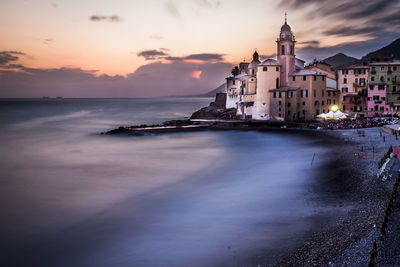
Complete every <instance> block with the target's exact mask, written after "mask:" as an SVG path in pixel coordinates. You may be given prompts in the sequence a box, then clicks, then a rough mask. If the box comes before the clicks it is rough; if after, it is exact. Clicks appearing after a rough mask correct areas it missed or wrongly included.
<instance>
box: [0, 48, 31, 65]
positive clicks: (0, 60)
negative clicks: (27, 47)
mask: <svg viewBox="0 0 400 267" xmlns="http://www.w3.org/2000/svg"><path fill="white" fill-rule="evenodd" d="M23 55H25V53H23V52H19V51H1V52H0V65H6V64H8V63H9V62H11V61H16V60H18V59H19V56H23ZM2 67H3V66H2Z"/></svg>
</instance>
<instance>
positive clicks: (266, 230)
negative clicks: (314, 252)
mask: <svg viewBox="0 0 400 267" xmlns="http://www.w3.org/2000/svg"><path fill="white" fill-rule="evenodd" d="M209 101H210V100H209V99H196V98H194V99H193V98H192V99H189V98H180V99H156V100H154V99H153V100H146V99H97V100H84V99H75V100H68V99H63V100H25V101H22V100H18V101H14V100H2V101H1V106H0V112H1V116H0V124H1V127H2V131H1V132H0V136H1V138H0V140H1V141H0V142H1V143H0V145H1V146H2V151H3V156H2V157H1V158H0V169H1V175H0V182H1V187H0V216H1V218H2V220H1V221H0V234H1V236H2V239H1V240H0V249H1V251H2V253H1V254H0V263H3V264H1V265H2V266H4V264H6V265H7V266H13V265H18V264H21V265H22V266H96V267H97V266H188V265H190V266H205V265H211V266H213V265H218V264H228V265H230V266H232V265H233V266H234V265H235V264H242V263H249V262H248V260H249V257H252V256H253V255H258V254H265V253H274V252H277V251H281V250H284V249H287V248H288V247H289V246H291V245H292V244H293V243H294V242H295V241H296V240H297V239H299V238H301V236H302V235H303V233H304V232H305V231H307V230H308V229H309V228H310V221H309V217H310V216H312V213H313V209H314V208H313V203H311V202H310V201H307V198H306V197H305V195H306V194H307V192H308V190H309V185H310V183H311V179H310V177H311V176H312V175H313V173H312V172H313V169H315V168H317V167H318V166H319V164H322V161H320V162H318V161H317V162H315V163H314V165H313V166H311V165H310V161H311V158H312V156H313V153H314V152H317V153H318V154H323V152H324V151H325V149H324V148H322V147H319V146H316V145H314V144H313V142H312V141H311V140H309V139H305V138H303V137H295V136H293V135H291V136H286V135H283V136H282V135H277V134H270V133H254V132H196V133H185V134H179V133H178V134H166V135H161V136H146V137H110V136H104V135H98V134H96V133H98V132H102V131H106V130H108V129H111V128H113V127H116V126H119V125H130V124H140V123H155V122H160V121H163V120H167V119H175V118H177V117H178V118H179V117H181V118H183V117H185V116H189V115H190V113H191V112H192V111H193V110H195V109H197V108H199V107H202V106H204V105H206V103H208V102H209Z"/></svg>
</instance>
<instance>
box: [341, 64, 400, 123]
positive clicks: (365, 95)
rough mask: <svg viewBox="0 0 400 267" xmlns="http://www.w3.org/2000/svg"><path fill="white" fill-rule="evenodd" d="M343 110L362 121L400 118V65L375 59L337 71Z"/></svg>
mask: <svg viewBox="0 0 400 267" xmlns="http://www.w3.org/2000/svg"><path fill="white" fill-rule="evenodd" d="M338 89H339V91H340V94H341V96H340V99H339V102H340V108H341V109H342V111H343V112H346V113H348V114H350V115H355V114H357V116H360V117H364V116H365V117H376V116H388V115H393V114H394V115H397V114H400V61H398V60H394V59H393V58H383V59H372V61H371V62H370V63H369V64H366V63H364V64H362V65H352V66H349V67H344V68H341V69H339V70H338Z"/></svg>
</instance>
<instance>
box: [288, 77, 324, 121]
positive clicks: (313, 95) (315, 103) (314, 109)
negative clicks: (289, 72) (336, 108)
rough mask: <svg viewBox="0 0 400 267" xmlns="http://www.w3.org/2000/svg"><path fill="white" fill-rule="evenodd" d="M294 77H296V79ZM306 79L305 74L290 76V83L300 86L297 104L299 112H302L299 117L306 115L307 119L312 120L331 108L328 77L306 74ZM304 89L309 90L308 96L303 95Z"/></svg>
mask: <svg viewBox="0 0 400 267" xmlns="http://www.w3.org/2000/svg"><path fill="white" fill-rule="evenodd" d="M293 77H295V80H294V81H293ZM305 79H306V80H304V79H303V76H290V79H289V85H290V86H293V87H299V88H300V89H299V92H298V93H297V101H298V103H297V104H296V106H297V108H298V110H297V114H299V112H300V117H299V118H302V117H303V118H304V117H305V119H306V120H311V119H315V118H316V116H317V115H318V114H321V112H322V110H323V109H329V107H328V106H327V104H326V98H327V95H328V93H327V90H326V78H325V76H323V75H306V76H305ZM302 90H307V91H308V96H307V97H304V95H302Z"/></svg>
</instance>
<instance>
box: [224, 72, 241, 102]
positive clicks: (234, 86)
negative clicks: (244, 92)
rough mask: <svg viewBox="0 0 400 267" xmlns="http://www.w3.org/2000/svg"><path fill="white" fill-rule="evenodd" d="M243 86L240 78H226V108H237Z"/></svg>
mask: <svg viewBox="0 0 400 267" xmlns="http://www.w3.org/2000/svg"><path fill="white" fill-rule="evenodd" d="M241 86H242V83H241V82H240V80H239V79H235V78H228V79H227V80H226V88H227V90H226V92H227V93H226V108H237V103H238V102H239V92H240V87H241Z"/></svg>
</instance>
